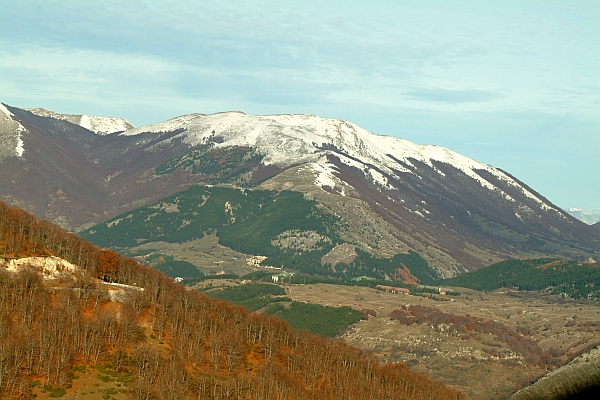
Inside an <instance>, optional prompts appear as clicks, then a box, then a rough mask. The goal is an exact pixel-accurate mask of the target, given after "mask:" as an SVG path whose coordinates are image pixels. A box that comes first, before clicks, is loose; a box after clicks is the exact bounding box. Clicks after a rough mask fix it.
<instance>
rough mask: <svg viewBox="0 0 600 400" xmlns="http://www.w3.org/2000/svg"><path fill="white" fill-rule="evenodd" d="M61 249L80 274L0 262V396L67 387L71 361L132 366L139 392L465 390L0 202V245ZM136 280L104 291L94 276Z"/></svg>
mask: <svg viewBox="0 0 600 400" xmlns="http://www.w3.org/2000/svg"><path fill="white" fill-rule="evenodd" d="M44 254H45V255H50V254H52V255H57V256H60V257H62V258H64V259H66V260H68V261H70V262H72V263H74V264H77V265H80V266H82V267H83V271H82V273H81V274H80V275H79V276H73V277H69V278H65V279H63V280H62V281H52V282H50V281H43V280H42V279H41V277H40V276H39V274H37V273H35V272H33V271H32V270H28V269H24V270H22V271H21V272H19V273H9V272H7V271H4V270H3V268H1V267H0V397H2V398H9V397H15V398H17V397H21V396H28V394H29V392H30V390H31V389H30V386H29V384H28V383H29V381H30V380H31V379H39V380H41V381H43V382H45V383H46V384H48V385H52V386H61V387H68V384H69V382H70V379H71V375H70V374H69V372H70V371H71V368H72V367H73V366H77V365H97V364H104V363H107V362H110V363H111V365H112V367H113V368H115V369H118V370H128V371H130V372H131V373H133V374H134V376H135V381H134V383H133V384H132V385H131V386H130V387H129V394H130V396H131V397H132V398H135V399H187V398H190V399H191V398H194V399H238V398H243V399H400V398H410V399H462V398H463V396H462V395H461V394H460V393H459V392H457V391H455V390H452V389H449V388H447V387H446V386H445V385H443V384H441V383H438V382H434V381H432V380H430V379H429V378H427V377H425V376H423V375H419V374H414V373H412V372H411V371H410V369H409V368H408V367H407V366H405V365H403V364H381V363H379V362H377V361H376V360H375V359H374V358H373V357H372V356H371V355H369V354H366V353H364V352H362V351H360V350H358V349H356V348H354V347H352V346H350V345H348V344H346V343H345V342H343V341H339V340H328V339H323V338H321V337H318V336H313V335H311V334H309V333H307V332H298V331H295V330H293V329H292V328H291V327H290V326H289V325H288V324H287V323H285V322H283V321H280V320H278V319H277V318H275V317H273V316H267V315H265V314H248V313H247V312H246V310H245V309H244V308H242V307H237V306H233V305H231V304H229V303H226V302H224V301H221V300H214V299H209V298H207V297H206V296H204V295H202V294H199V293H196V292H191V291H187V290H186V289H185V288H184V287H183V286H181V285H177V284H175V283H173V281H172V280H171V279H169V278H167V277H166V276H164V275H162V274H160V273H158V272H156V271H154V270H152V269H150V268H148V267H145V266H142V265H139V264H138V263H137V262H136V261H135V260H133V259H129V258H125V257H122V256H120V255H119V254H117V253H115V252H112V251H110V250H102V249H99V248H97V247H95V246H93V245H91V244H89V243H87V242H85V241H84V240H82V239H80V238H79V237H77V236H76V235H73V234H70V233H66V232H64V231H62V230H61V229H60V228H59V227H57V226H56V225H53V224H50V223H48V222H45V221H38V220H36V219H35V218H34V217H32V216H31V215H30V214H27V213H25V212H24V211H22V210H20V209H18V208H16V207H8V206H6V205H5V204H3V203H0V256H2V257H3V258H5V259H6V258H11V257H20V256H26V255H44ZM92 278H100V279H101V280H102V281H105V282H118V283H121V284H127V285H133V286H137V287H140V288H143V289H144V290H135V289H130V290H125V291H124V293H125V295H124V296H123V298H122V299H120V301H118V302H116V301H110V299H109V296H108V292H107V290H106V288H103V287H102V285H100V284H99V283H98V282H99V281H94V280H93V279H92Z"/></svg>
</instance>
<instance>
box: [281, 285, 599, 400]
mask: <svg viewBox="0 0 600 400" xmlns="http://www.w3.org/2000/svg"><path fill="white" fill-rule="evenodd" d="M456 290H458V291H460V292H461V293H462V294H461V296H458V297H448V299H454V300H455V301H444V302H441V301H436V300H431V299H427V298H423V297H419V296H405V295H401V294H389V293H384V292H380V291H377V290H374V289H371V288H365V287H356V286H338V285H327V284H313V285H288V286H286V292H287V295H288V296H289V297H291V298H292V299H293V300H297V301H305V302H308V303H315V304H323V305H331V306H344V305H347V306H351V307H353V308H356V309H359V310H360V309H372V310H375V311H376V313H377V317H375V318H372V317H371V318H369V320H367V321H361V322H359V323H358V324H355V325H354V326H353V327H352V328H351V329H350V330H349V331H348V332H346V333H345V334H344V335H343V338H344V340H346V341H348V342H349V343H351V344H353V345H355V346H357V347H359V348H362V349H365V350H369V351H372V352H373V353H374V354H375V355H376V356H377V357H378V358H379V359H381V360H384V361H387V362H396V361H400V362H404V363H406V364H408V365H409V366H410V367H411V369H412V370H413V371H415V372H420V373H424V374H426V375H428V376H430V377H432V378H434V379H439V380H441V381H443V382H445V383H446V384H448V385H451V386H453V387H455V388H457V389H460V390H462V391H463V392H464V393H465V394H467V395H468V396H470V397H472V398H473V399H504V398H506V397H507V396H508V395H510V393H512V392H513V391H514V390H515V388H516V387H519V386H520V385H521V384H523V383H526V382H529V381H531V380H533V379H535V378H537V377H539V376H541V375H544V374H546V373H547V372H548V370H547V369H546V368H542V367H539V366H532V365H530V364H529V363H527V362H526V360H525V359H524V358H523V356H522V355H521V354H519V353H518V352H515V351H513V350H511V349H510V348H509V347H508V345H507V344H506V343H504V342H502V341H500V340H498V338H497V337H496V336H495V335H491V334H484V333H478V334H474V335H473V337H472V338H470V339H467V340H462V339H461V338H459V337H457V335H456V334H453V333H447V332H446V333H444V332H441V330H440V329H439V327H438V328H437V329H436V328H434V327H432V326H430V325H427V324H423V325H416V324H415V325H410V326H408V325H402V324H400V323H399V322H398V321H392V320H390V318H389V314H390V312H391V311H393V310H395V309H398V308H400V307H401V306H403V305H404V306H409V305H411V304H412V305H421V306H428V307H435V308H437V309H439V310H441V311H443V312H445V313H453V314H455V315H461V316H464V315H467V314H468V315H470V316H472V317H478V318H482V319H486V320H490V321H497V322H500V323H502V324H504V325H506V326H507V327H509V328H512V329H515V330H516V329H518V328H522V327H527V328H529V330H530V333H531V335H532V336H531V337H532V338H533V339H534V340H535V342H536V343H537V344H538V345H539V346H540V347H541V348H542V349H544V350H547V349H549V348H551V347H554V348H557V349H560V350H561V351H564V350H567V349H570V350H569V351H571V350H572V351H577V350H581V349H583V348H585V347H586V346H589V345H590V344H592V343H598V342H600V332H598V327H597V326H585V325H586V322H588V324H587V325H590V323H597V322H598V321H600V304H599V303H598V302H592V301H574V300H569V299H558V298H556V297H553V296H547V295H541V294H535V293H527V294H524V293H502V292H494V293H482V292H477V291H474V290H470V289H462V288H460V289H456Z"/></svg>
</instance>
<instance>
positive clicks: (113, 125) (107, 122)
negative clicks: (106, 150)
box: [26, 108, 134, 135]
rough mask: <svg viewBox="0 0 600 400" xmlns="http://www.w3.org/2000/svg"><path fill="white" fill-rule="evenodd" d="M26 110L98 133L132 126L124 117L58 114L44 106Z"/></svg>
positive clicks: (118, 130) (119, 130)
mask: <svg viewBox="0 0 600 400" xmlns="http://www.w3.org/2000/svg"><path fill="white" fill-rule="evenodd" d="M26 110H27V111H31V112H32V113H34V114H36V115H39V116H42V117H52V118H57V119H62V120H65V121H69V122H70V123H72V124H75V125H79V126H81V127H82V128H85V129H88V130H90V131H92V132H94V133H96V134H98V135H108V134H109V133H115V132H123V131H126V130H128V129H132V128H134V126H133V124H131V123H130V122H129V121H127V120H126V119H124V118H115V117H97V116H91V115H80V114H60V113H57V112H54V111H50V110H46V109H45V108H27V109H26Z"/></svg>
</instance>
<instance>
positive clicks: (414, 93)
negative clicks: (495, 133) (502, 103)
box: [404, 88, 501, 103]
mask: <svg viewBox="0 0 600 400" xmlns="http://www.w3.org/2000/svg"><path fill="white" fill-rule="evenodd" d="M404 94H405V95H406V96H408V97H411V98H413V99H416V100H426V101H434V102H440V103H479V102H485V101H490V100H495V99H498V98H500V97H501V96H500V95H499V94H498V93H494V92H489V91H485V90H454V89H442V88H422V89H413V90H408V91H405V92H404Z"/></svg>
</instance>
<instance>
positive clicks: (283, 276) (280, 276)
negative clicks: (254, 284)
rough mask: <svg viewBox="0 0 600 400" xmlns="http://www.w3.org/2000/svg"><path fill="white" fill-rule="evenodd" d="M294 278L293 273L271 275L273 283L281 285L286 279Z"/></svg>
mask: <svg viewBox="0 0 600 400" xmlns="http://www.w3.org/2000/svg"><path fill="white" fill-rule="evenodd" d="M292 276H294V273H293V272H282V273H280V274H276V275H271V279H272V280H273V282H275V283H279V282H283V280H284V279H286V278H291V277H292Z"/></svg>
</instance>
